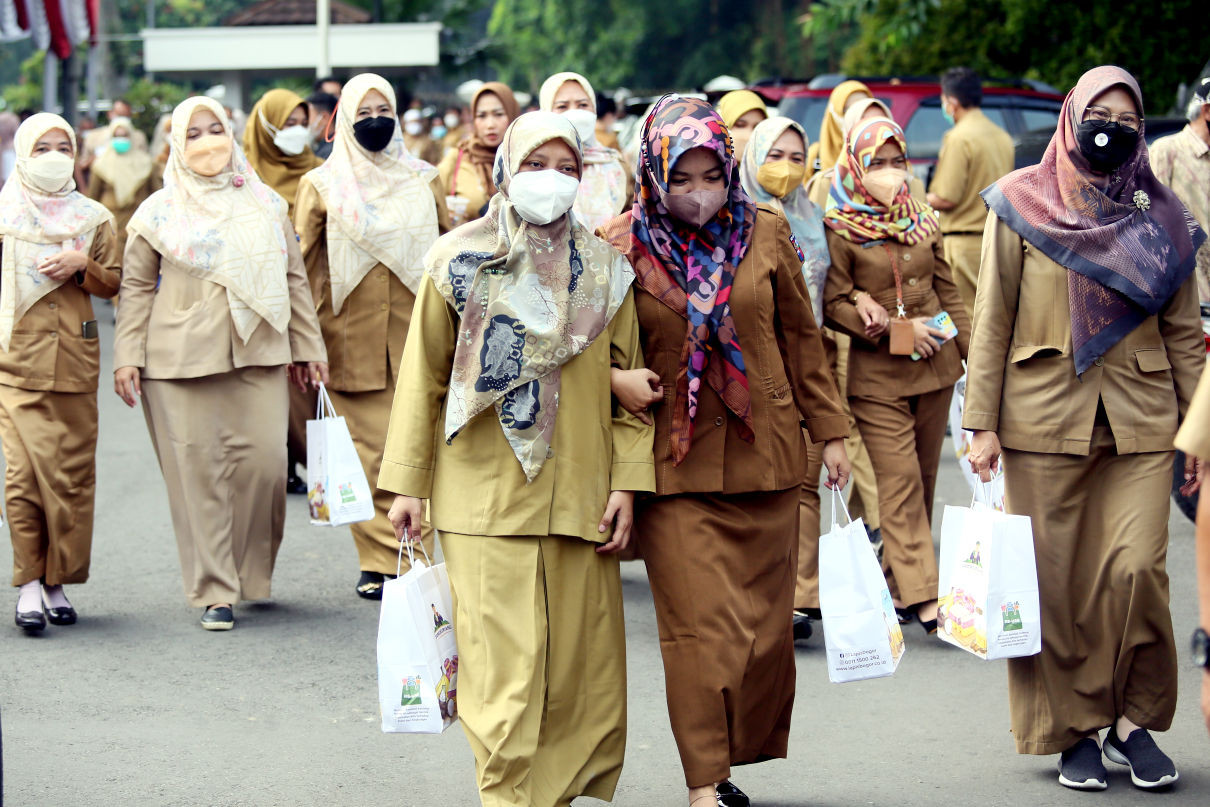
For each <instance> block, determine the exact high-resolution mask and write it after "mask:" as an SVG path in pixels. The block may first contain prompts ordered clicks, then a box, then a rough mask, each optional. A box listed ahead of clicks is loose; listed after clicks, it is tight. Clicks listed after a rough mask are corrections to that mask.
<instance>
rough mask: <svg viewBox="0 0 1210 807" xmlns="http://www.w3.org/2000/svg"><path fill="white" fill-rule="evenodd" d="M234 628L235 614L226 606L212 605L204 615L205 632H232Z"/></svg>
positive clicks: (203, 627) (203, 625)
mask: <svg viewBox="0 0 1210 807" xmlns="http://www.w3.org/2000/svg"><path fill="white" fill-rule="evenodd" d="M234 627H235V614H233V613H232V612H231V609H230V608H228V607H227V606H225V605H223V606H215V605H212V606H210V607H209V608H207V609H206V613H204V614H202V629H203V630H231V629H232V628H234Z"/></svg>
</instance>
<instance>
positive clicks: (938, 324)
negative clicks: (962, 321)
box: [912, 311, 958, 361]
mask: <svg viewBox="0 0 1210 807" xmlns="http://www.w3.org/2000/svg"><path fill="white" fill-rule="evenodd" d="M925 324H926V325H928V326H929V327H930V328H932V329H933V330H937V331H941V332H942V333H943V334H945V338H944V339H942V340H941V342H940V343H939V344H941V345H944V344H945V343H946V342H948V341H949V340H951V339H953V338H954V337H955V336H957V335H958V326H957V325H955V324H954V321H953V320H952V319H950V315H949V312H948V311H942V312H941V313H940V314H938V315H937V316H935V317H933V318H932V319H930V320H929V321H928V322H927V323H925ZM931 338H932V340H933V341H934V342H936V341H937V338H936V337H931ZM922 358H924V357H923V356H921V355H920V354H919V353H916V352H915V351H913V352H912V361H920V360H921V359H922Z"/></svg>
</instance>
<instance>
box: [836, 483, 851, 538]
mask: <svg viewBox="0 0 1210 807" xmlns="http://www.w3.org/2000/svg"><path fill="white" fill-rule="evenodd" d="M838 505H839V508H840V509H839V511H840V512H841V513H844V517H845V520H846V521H848V522H849V523H850V524H852V523H853V517H852V516H850V515H849V508H848V507H847V506H846V505H845V501H844V496H843V495H841V493H840V489H839V488H832V529H836V528H837V527H839V526H840V521H839V520H837V518H836V513H837V506H838Z"/></svg>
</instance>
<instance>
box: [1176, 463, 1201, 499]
mask: <svg viewBox="0 0 1210 807" xmlns="http://www.w3.org/2000/svg"><path fill="white" fill-rule="evenodd" d="M1203 473H1204V466H1203V464H1202V461H1201V460H1200V459H1198V458H1197V457H1195V456H1193V455H1192V454H1186V455H1185V484H1183V485H1181V495H1182V496H1192V495H1193V494H1195V493H1197V492H1198V491H1199V490H1201V487H1202V474H1203Z"/></svg>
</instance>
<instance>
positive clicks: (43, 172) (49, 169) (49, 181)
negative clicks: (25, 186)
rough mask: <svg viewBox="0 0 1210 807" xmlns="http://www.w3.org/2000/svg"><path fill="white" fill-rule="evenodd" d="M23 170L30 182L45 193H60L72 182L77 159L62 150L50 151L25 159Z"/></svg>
mask: <svg viewBox="0 0 1210 807" xmlns="http://www.w3.org/2000/svg"><path fill="white" fill-rule="evenodd" d="M21 172H22V173H23V174H24V175H25V179H26V181H27V182H29V184H31V185H33V186H34V187H35V188H37V189H38V190H40V191H42V192H43V193H58V192H59V191H61V190H63V189H64V188H65V187H67V183H69V182H71V179H72V176H73V175H74V174H75V172H76V161H75V160H73V159H72V158H71V157H68V156H67V155H66V154H63V153H62V152H58V151H50V152H47V153H46V154H40V155H38V156H37V157H34V158H33V159H31V160H27V161H25V163H24V165H22V167H21Z"/></svg>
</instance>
